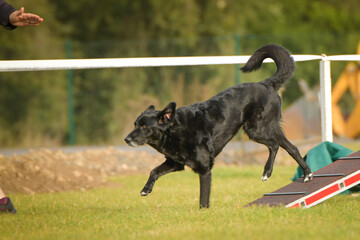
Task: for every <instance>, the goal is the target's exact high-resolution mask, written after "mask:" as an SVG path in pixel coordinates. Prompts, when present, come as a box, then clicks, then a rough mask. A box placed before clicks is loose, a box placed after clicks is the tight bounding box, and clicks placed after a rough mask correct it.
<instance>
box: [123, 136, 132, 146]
mask: <svg viewBox="0 0 360 240" xmlns="http://www.w3.org/2000/svg"><path fill="white" fill-rule="evenodd" d="M124 141H125V142H126V143H127V144H129V145H130V143H131V138H130V137H126V138H125V139H124Z"/></svg>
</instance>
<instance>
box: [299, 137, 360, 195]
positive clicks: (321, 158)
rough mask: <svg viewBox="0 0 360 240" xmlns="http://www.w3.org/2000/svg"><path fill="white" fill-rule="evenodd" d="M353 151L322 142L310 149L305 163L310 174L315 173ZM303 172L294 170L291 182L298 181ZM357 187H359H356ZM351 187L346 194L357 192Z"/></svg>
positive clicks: (357, 189)
mask: <svg viewBox="0 0 360 240" xmlns="http://www.w3.org/2000/svg"><path fill="white" fill-rule="evenodd" d="M352 153H353V151H352V150H350V149H348V148H346V147H343V146H341V145H339V144H336V143H331V142H323V143H321V144H319V145H317V146H316V147H314V148H312V149H311V150H310V151H309V152H308V153H307V154H306V156H305V157H304V159H305V161H306V163H307V164H308V165H309V167H310V169H311V171H312V172H315V171H317V170H319V169H321V168H323V167H325V166H327V165H329V164H331V163H333V162H335V161H336V160H337V159H338V158H340V157H346V156H348V155H350V154H352ZM303 174H304V173H303V171H302V169H301V168H300V167H298V168H297V169H296V172H295V175H294V178H293V179H292V180H293V181H296V180H298V179H299V178H300V177H301V176H302V175H303ZM358 186H359V185H358ZM358 186H357V187H353V188H351V189H349V190H347V191H345V192H346V193H351V192H355V191H359V188H358Z"/></svg>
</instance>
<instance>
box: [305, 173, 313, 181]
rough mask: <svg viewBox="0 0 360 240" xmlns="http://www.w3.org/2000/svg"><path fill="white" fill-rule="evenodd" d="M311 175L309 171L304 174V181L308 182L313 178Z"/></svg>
mask: <svg viewBox="0 0 360 240" xmlns="http://www.w3.org/2000/svg"><path fill="white" fill-rule="evenodd" d="M313 175H314V174H313V173H309V174H308V175H306V176H305V177H304V183H305V182H308V181H311V180H312V179H313Z"/></svg>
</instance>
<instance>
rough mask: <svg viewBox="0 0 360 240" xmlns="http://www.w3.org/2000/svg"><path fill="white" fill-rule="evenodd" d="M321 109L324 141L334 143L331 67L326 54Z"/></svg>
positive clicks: (322, 62)
mask: <svg viewBox="0 0 360 240" xmlns="http://www.w3.org/2000/svg"><path fill="white" fill-rule="evenodd" d="M320 109H321V135H322V141H323V142H325V141H328V142H332V141H333V133H332V113H331V67H330V61H329V60H328V59H327V56H326V55H325V54H323V55H322V60H321V61H320Z"/></svg>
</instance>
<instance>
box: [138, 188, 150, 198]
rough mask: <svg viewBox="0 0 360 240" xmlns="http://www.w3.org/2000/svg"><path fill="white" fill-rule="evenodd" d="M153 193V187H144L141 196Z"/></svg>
mask: <svg viewBox="0 0 360 240" xmlns="http://www.w3.org/2000/svg"><path fill="white" fill-rule="evenodd" d="M150 193H151V189H148V188H144V189H143V190H141V192H140V194H141V196H143V197H144V196H147V195H149V194H150Z"/></svg>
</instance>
